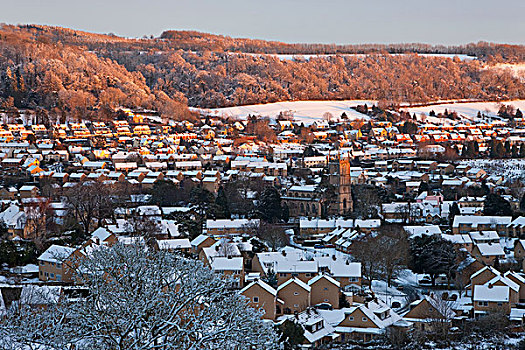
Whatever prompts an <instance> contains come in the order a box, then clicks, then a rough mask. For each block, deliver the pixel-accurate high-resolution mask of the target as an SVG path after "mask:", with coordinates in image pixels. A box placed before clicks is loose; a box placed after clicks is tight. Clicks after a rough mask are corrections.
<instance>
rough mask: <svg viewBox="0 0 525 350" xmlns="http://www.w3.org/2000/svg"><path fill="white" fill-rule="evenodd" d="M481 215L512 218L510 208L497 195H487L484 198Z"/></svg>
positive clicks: (506, 202)
mask: <svg viewBox="0 0 525 350" xmlns="http://www.w3.org/2000/svg"><path fill="white" fill-rule="evenodd" d="M483 214H484V215H487V216H492V215H495V216H512V207H511V205H510V203H509V202H508V201H507V200H505V198H503V197H501V196H500V195H499V194H495V193H489V194H488V195H487V196H486V197H485V202H484V208H483Z"/></svg>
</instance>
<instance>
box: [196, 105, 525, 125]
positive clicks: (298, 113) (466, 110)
mask: <svg viewBox="0 0 525 350" xmlns="http://www.w3.org/2000/svg"><path fill="white" fill-rule="evenodd" d="M364 103H366V104H368V105H369V106H371V105H373V104H374V103H376V101H372V100H342V101H291V102H275V103H267V104H257V105H246V106H235V107H225V108H214V109H199V108H193V109H194V110H197V111H200V112H203V113H209V114H211V115H217V116H228V117H234V118H240V119H245V118H246V117H247V116H248V115H250V114H251V115H261V116H263V117H270V118H275V117H277V115H278V114H279V112H286V111H291V112H293V115H294V118H295V120H296V121H299V122H303V123H305V125H309V124H312V123H313V122H314V121H316V120H320V119H323V114H324V113H325V112H330V113H331V114H332V115H333V116H334V118H335V119H337V118H339V117H340V116H341V114H342V113H343V112H345V113H346V114H347V116H348V118H349V119H350V120H355V119H364V120H368V119H370V117H368V116H367V115H364V114H361V113H359V112H357V111H355V110H354V109H352V108H351V107H355V106H357V105H359V104H364ZM503 104H506V105H508V104H510V105H513V106H514V107H515V108H519V109H521V110H522V111H525V100H515V101H506V102H503ZM445 109H447V110H448V111H449V112H450V111H456V112H457V113H458V114H459V115H460V116H461V117H463V119H465V121H467V122H468V121H475V119H477V118H476V115H477V114H478V111H479V112H482V113H483V114H485V115H487V116H490V117H496V116H497V112H498V110H499V103H498V102H461V103H452V102H444V103H441V104H436V105H431V106H423V107H406V108H403V110H406V111H408V112H410V113H415V114H416V116H418V118H419V117H420V115H421V114H425V115H427V116H428V114H429V113H430V111H432V110H433V111H434V112H436V114H437V113H440V112H444V111H445ZM434 119H435V120H434ZM427 121H428V122H438V123H447V122H448V123H450V122H452V121H448V119H447V120H444V119H443V118H432V117H427Z"/></svg>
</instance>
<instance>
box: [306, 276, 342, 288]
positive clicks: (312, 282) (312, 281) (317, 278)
mask: <svg viewBox="0 0 525 350" xmlns="http://www.w3.org/2000/svg"><path fill="white" fill-rule="evenodd" d="M321 279H325V280H327V281H328V282H330V283H332V284H334V285H336V286H337V287H340V286H341V283H339V282H338V281H336V280H334V279H333V278H332V277H330V276H327V275H323V274H319V275H317V276H315V277H314V278H312V279H311V280H309V281H308V285H309V286H312V285H314V284H315V283H316V282H317V281H320V280H321Z"/></svg>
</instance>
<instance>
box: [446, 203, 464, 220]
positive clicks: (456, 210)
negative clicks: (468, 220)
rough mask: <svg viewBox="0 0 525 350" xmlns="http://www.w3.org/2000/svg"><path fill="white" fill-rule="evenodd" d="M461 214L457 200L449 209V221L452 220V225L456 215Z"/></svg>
mask: <svg viewBox="0 0 525 350" xmlns="http://www.w3.org/2000/svg"><path fill="white" fill-rule="evenodd" d="M459 214H461V211H460V210H459V206H458V203H457V202H454V203H453V204H452V205H451V206H450V209H449V212H448V221H449V222H450V225H452V222H453V221H454V217H455V216H456V215H459Z"/></svg>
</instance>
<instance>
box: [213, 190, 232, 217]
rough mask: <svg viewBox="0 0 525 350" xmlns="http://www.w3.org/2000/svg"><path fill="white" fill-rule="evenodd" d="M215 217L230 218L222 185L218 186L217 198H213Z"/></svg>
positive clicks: (228, 206)
mask: <svg viewBox="0 0 525 350" xmlns="http://www.w3.org/2000/svg"><path fill="white" fill-rule="evenodd" d="M215 217H216V218H217V219H229V218H231V212H230V205H229V203H228V198H227V197H226V193H225V192H224V188H223V187H222V186H221V187H219V191H218V192H217V198H215Z"/></svg>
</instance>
